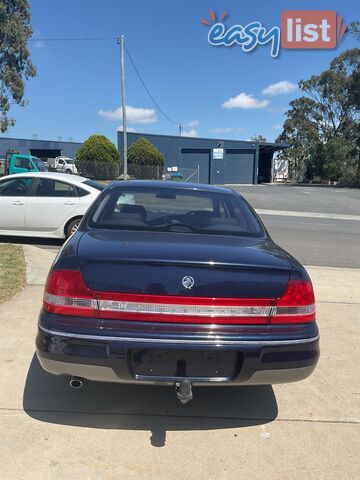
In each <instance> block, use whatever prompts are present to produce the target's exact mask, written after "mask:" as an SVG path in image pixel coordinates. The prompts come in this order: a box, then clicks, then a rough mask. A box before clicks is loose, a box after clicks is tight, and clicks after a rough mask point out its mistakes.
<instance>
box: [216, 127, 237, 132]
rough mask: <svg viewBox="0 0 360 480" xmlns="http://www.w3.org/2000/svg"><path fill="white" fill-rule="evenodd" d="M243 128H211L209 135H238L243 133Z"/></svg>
mask: <svg viewBox="0 0 360 480" xmlns="http://www.w3.org/2000/svg"><path fill="white" fill-rule="evenodd" d="M244 130H245V128H234V127H224V128H213V129H212V130H210V132H211V133H240V132H243V131H244Z"/></svg>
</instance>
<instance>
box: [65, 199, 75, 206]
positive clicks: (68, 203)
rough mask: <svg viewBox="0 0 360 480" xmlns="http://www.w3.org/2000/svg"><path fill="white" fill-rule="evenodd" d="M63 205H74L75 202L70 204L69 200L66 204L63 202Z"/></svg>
mask: <svg viewBox="0 0 360 480" xmlns="http://www.w3.org/2000/svg"><path fill="white" fill-rule="evenodd" d="M64 205H75V202H71V201H70V200H69V201H67V202H64Z"/></svg>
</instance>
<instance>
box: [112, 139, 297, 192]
mask: <svg viewBox="0 0 360 480" xmlns="http://www.w3.org/2000/svg"><path fill="white" fill-rule="evenodd" d="M127 138H128V146H130V145H131V144H132V143H134V142H136V140H138V139H139V138H146V139H147V140H149V142H151V143H152V144H153V145H155V146H156V147H157V148H158V149H159V150H160V152H161V153H162V154H163V155H164V163H165V169H168V168H172V167H178V169H179V171H180V172H181V170H182V169H194V170H196V169H198V170H199V175H198V177H199V181H200V182H201V183H210V184H217V185H222V184H239V183H244V184H247V183H248V184H257V183H261V182H271V181H272V168H273V155H274V153H275V152H276V151H279V150H282V149H284V148H287V147H289V145H284V144H279V143H265V142H260V143H259V142H249V141H242V140H222V139H218V140H217V139H214V138H194V137H180V136H171V135H157V134H147V133H137V132H136V133H135V132H128V134H127ZM118 149H119V151H120V153H122V152H123V132H118Z"/></svg>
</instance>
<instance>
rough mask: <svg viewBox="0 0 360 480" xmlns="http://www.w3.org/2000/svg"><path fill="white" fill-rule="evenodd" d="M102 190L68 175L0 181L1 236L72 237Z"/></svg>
mask: <svg viewBox="0 0 360 480" xmlns="http://www.w3.org/2000/svg"><path fill="white" fill-rule="evenodd" d="M103 188H104V187H103V185H101V184H99V183H96V182H94V181H92V180H88V179H87V178H84V177H78V176H75V175H74V176H69V175H66V174H65V173H49V172H31V173H26V174H25V173H20V174H17V175H9V176H7V177H4V178H2V179H0V235H17V236H27V237H48V238H65V237H69V236H70V235H71V234H72V233H74V232H75V230H76V229H77V227H78V225H79V223H80V220H81V218H82V217H83V215H84V213H85V212H86V210H87V209H88V207H89V206H90V205H91V203H92V202H93V201H94V200H95V198H96V197H97V196H98V194H99V193H100V191H101V190H102V189H103Z"/></svg>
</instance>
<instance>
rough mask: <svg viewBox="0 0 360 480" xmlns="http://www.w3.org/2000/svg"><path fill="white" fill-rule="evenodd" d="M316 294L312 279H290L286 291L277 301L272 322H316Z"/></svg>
mask: <svg viewBox="0 0 360 480" xmlns="http://www.w3.org/2000/svg"><path fill="white" fill-rule="evenodd" d="M315 314H316V307H315V296H314V290H313V287H312V284H311V282H310V281H307V282H306V281H302V280H290V281H289V283H288V285H287V288H286V290H285V293H284V294H283V296H282V297H280V298H279V299H278V300H277V302H276V313H275V314H274V316H273V317H272V319H271V323H307V322H314V321H315Z"/></svg>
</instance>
